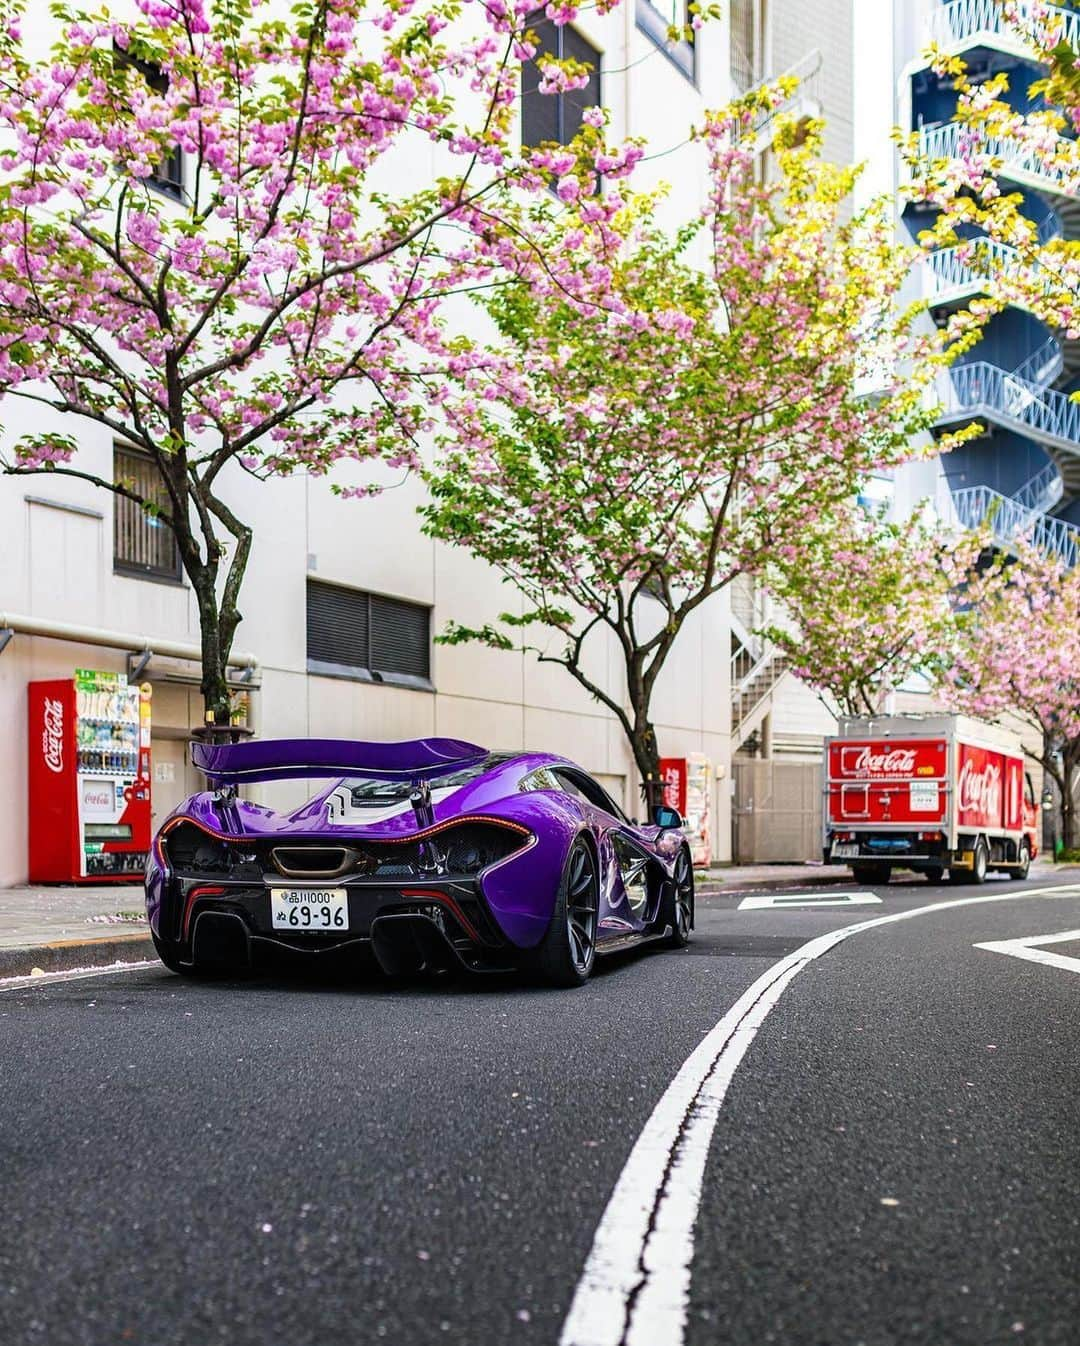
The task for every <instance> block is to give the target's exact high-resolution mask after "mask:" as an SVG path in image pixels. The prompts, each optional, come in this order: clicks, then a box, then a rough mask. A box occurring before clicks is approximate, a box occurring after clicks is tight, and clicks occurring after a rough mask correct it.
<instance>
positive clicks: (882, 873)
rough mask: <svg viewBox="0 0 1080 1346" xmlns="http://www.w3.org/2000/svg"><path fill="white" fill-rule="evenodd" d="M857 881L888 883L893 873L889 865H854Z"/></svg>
mask: <svg viewBox="0 0 1080 1346" xmlns="http://www.w3.org/2000/svg"><path fill="white" fill-rule="evenodd" d="M851 872H852V874H853V875H854V876H855V882H856V883H888V882H889V879H890V877H891V875H892V869H891V867H890V866H889V865H852V866H851Z"/></svg>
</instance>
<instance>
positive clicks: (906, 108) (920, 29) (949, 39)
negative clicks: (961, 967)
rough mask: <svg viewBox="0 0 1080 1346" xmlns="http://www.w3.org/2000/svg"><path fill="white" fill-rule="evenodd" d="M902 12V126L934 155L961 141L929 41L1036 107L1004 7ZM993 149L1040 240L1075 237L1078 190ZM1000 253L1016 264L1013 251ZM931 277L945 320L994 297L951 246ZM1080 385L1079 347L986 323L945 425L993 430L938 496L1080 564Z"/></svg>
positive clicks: (1021, 314)
mask: <svg viewBox="0 0 1080 1346" xmlns="http://www.w3.org/2000/svg"><path fill="white" fill-rule="evenodd" d="M1051 8H1054V6H1051ZM1057 8H1059V9H1061V11H1062V13H1063V14H1064V15H1065V18H1066V35H1067V38H1068V40H1069V41H1070V42H1071V43H1072V45H1073V46H1074V47H1075V48H1077V49H1078V50H1080V12H1071V8H1070V7H1068V6H1059V7H1057ZM893 11H894V34H893V36H894V42H895V47H894V50H895V67H896V70H895V73H896V75H897V87H898V110H897V121H898V122H899V123H900V125H902V126H903V127H905V128H906V129H911V130H917V131H918V132H919V136H920V143H921V147H922V150H923V152H924V153H925V154H926V155H928V156H930V157H933V158H949V157H951V156H954V155H955V154H956V153H957V148H958V144H959V137H960V127H959V125H958V123H957V122H956V121H955V120H954V116H955V110H956V98H957V95H956V92H955V90H954V89H953V87H952V81H951V80H950V79H948V78H944V79H943V78H942V77H941V76H939V75H937V74H936V73H935V72H934V71H933V70H932V69H931V68H930V66H929V64H928V62H927V60H926V58H925V56H924V55H922V53H923V52H924V51H925V50H926V48H927V47H928V46H929V44H930V43H931V42H933V43H936V44H937V46H939V47H940V48H942V49H944V50H945V51H947V52H949V53H955V54H958V55H961V56H962V57H963V58H964V60H965V62H966V64H967V67H968V71H969V74H970V76H971V77H972V78H973V79H975V80H978V79H981V78H988V77H990V76H991V75H994V74H997V73H998V72H1000V71H1004V72H1006V73H1007V75H1008V81H1009V92H1008V95H1007V97H1008V100H1009V102H1010V103H1011V105H1012V106H1014V107H1015V108H1017V109H1018V110H1026V109H1028V108H1030V107H1033V106H1034V105H1033V103H1032V101H1031V99H1030V97H1029V92H1028V91H1029V88H1030V86H1031V84H1032V83H1033V82H1034V81H1035V80H1036V79H1038V78H1039V77H1040V75H1041V74H1042V73H1043V72H1042V71H1041V70H1040V67H1039V66H1038V64H1037V63H1036V60H1035V58H1034V54H1033V53H1032V52H1031V51H1030V50H1028V49H1026V48H1025V47H1024V46H1023V44H1022V43H1021V42H1020V41H1019V39H1018V37H1017V35H1016V33H1015V31H1014V30H1013V29H1012V28H1011V27H1010V26H1009V25H1008V24H1007V23H1006V21H1005V19H1004V17H1003V14H1002V10H1001V7H1000V6H999V5H997V4H995V3H986V0H948V3H941V0H922V2H921V3H918V4H913V3H910V0H903V2H902V3H896V4H894V6H893ZM994 152H995V153H996V154H997V155H999V156H1000V158H1001V160H1002V170H1001V179H1002V186H1003V187H1004V188H1005V189H1006V190H1008V191H1009V192H1015V193H1019V195H1020V197H1021V199H1022V202H1023V205H1022V209H1023V212H1024V214H1025V215H1026V216H1027V217H1028V219H1030V220H1031V221H1032V222H1033V224H1034V225H1035V226H1036V228H1037V230H1038V234H1039V237H1040V238H1041V239H1043V240H1048V239H1052V238H1062V237H1064V238H1070V239H1071V238H1078V237H1080V198H1078V197H1077V195H1076V192H1075V188H1074V187H1073V186H1071V185H1069V184H1067V183H1065V182H1064V181H1063V180H1062V178H1061V177H1060V175H1058V174H1055V173H1051V172H1047V171H1046V170H1045V169H1044V168H1043V167H1042V166H1041V165H1040V164H1039V163H1038V162H1037V161H1036V160H1034V159H1033V158H1032V157H1031V156H1030V155H1029V154H1027V153H1025V152H1024V150H1023V148H1022V147H1021V146H1020V145H1019V144H1017V143H1015V142H1012V141H1009V140H1002V141H1001V142H1000V143H999V144H997V145H995V146H994ZM903 223H904V225H905V227H906V229H907V230H908V231H910V233H911V234H913V235H915V234H917V233H918V231H919V230H920V229H922V228H925V227H926V226H927V223H928V217H927V215H926V214H925V213H924V211H923V210H922V209H921V208H919V207H918V206H915V205H909V206H908V207H907V208H906V210H905V212H904V216H903ZM992 246H993V248H994V249H995V251H996V252H997V253H998V254H999V256H1000V260H1001V261H1002V262H1003V263H1005V264H1007V263H1008V254H1009V249H1008V248H1006V247H1004V246H1003V245H999V244H994V245H992ZM985 269H986V268H985V267H983V268H982V270H983V271H985ZM923 273H924V285H925V294H926V297H927V299H928V301H929V304H930V311H931V313H932V314H933V315H934V316H935V318H937V319H938V320H941V319H942V318H943V317H944V316H945V315H947V313H948V312H949V311H950V310H951V309H955V308H957V307H960V306H963V305H964V304H966V303H967V302H968V301H969V300H970V299H971V298H972V296H974V295H977V294H978V293H980V292H981V291H985V285H986V277H985V274H980V266H979V264H978V262H974V263H973V262H971V261H965V260H964V259H963V257H962V256H959V255H958V250H957V249H956V248H943V249H940V250H938V251H937V252H935V253H933V254H932V255H931V256H930V257H929V259H928V261H927V263H926V265H925V267H924V268H923ZM1078 387H1080V342H1078V341H1076V340H1074V339H1070V338H1068V337H1067V335H1066V334H1065V333H1063V332H1061V331H1054V330H1052V329H1051V328H1049V327H1048V326H1047V325H1046V324H1045V323H1043V322H1041V321H1039V319H1037V318H1036V317H1035V316H1034V315H1033V314H1032V313H1030V312H1028V311H1026V310H1025V309H1023V308H1021V307H1018V306H1016V305H1011V306H1009V307H1007V308H1006V309H1005V310H1004V311H1003V312H1001V313H999V314H997V315H996V316H995V317H994V318H993V319H992V320H991V321H990V323H989V325H988V327H987V329H986V332H985V335H984V336H983V338H982V340H981V341H980V342H979V343H978V345H977V346H976V347H975V348H974V349H973V350H972V351H970V352H969V353H968V354H967V355H966V356H964V358H963V359H962V360H961V361H960V362H958V363H957V364H956V365H955V366H954V367H953V369H952V371H951V372H950V375H949V378H948V379H947V380H945V381H943V383H942V393H943V400H944V408H945V409H944V416H943V419H942V425H943V426H950V425H962V424H966V423H968V422H969V421H970V420H972V419H974V418H978V419H979V420H980V421H981V422H982V423H983V424H984V425H985V427H986V433H985V434H984V435H982V436H981V437H980V438H979V439H977V440H975V441H974V442H972V443H970V444H967V445H965V446H963V447H961V448H958V449H955V450H954V451H953V452H952V453H950V454H949V455H948V457H947V458H946V459H945V460H943V463H942V473H943V486H944V490H943V492H942V495H941V499H942V500H943V502H944V503H945V504H946V505H947V506H948V507H950V508H951V509H952V510H954V511H955V514H956V516H957V518H958V520H959V521H960V522H961V523H962V524H964V525H966V526H969V527H977V526H979V525H981V524H983V523H984V522H986V521H987V520H988V519H992V520H993V526H994V528H995V530H996V531H997V533H998V536H999V538H1000V540H1001V541H1002V542H1004V543H1007V542H1008V541H1009V539H1010V538H1011V537H1013V536H1015V535H1016V534H1017V533H1018V532H1023V531H1028V530H1029V529H1030V530H1033V534H1034V537H1035V538H1036V540H1038V541H1040V542H1042V544H1043V545H1045V546H1046V547H1047V548H1048V549H1053V550H1055V551H1056V552H1058V553H1059V554H1062V555H1065V556H1067V557H1069V558H1071V559H1072V560H1073V561H1080V406H1077V404H1076V403H1074V402H1072V401H1070V394H1071V393H1073V392H1074V391H1075V390H1076V389H1077V388H1078Z"/></svg>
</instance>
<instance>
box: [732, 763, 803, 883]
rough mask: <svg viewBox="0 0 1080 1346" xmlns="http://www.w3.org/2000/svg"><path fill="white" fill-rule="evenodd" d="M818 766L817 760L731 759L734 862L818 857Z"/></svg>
mask: <svg viewBox="0 0 1080 1346" xmlns="http://www.w3.org/2000/svg"><path fill="white" fill-rule="evenodd" d="M821 770H822V768H821V763H820V762H775V761H771V762H755V761H749V762H740V761H736V762H734V763H733V764H732V774H733V775H734V778H735V800H734V804H735V807H734V810H733V812H732V832H733V836H732V854H733V856H734V859H735V863H736V864H744V865H745V864H759V863H761V864H764V863H768V862H769V861H776V860H794V861H805V860H817V859H820V857H821V804H822V794H821V791H822V777H821Z"/></svg>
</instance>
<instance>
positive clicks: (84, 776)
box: [27, 668, 151, 883]
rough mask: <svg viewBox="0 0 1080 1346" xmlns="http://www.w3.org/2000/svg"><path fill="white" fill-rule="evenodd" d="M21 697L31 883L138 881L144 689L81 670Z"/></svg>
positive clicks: (146, 783)
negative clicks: (25, 712)
mask: <svg viewBox="0 0 1080 1346" xmlns="http://www.w3.org/2000/svg"><path fill="white" fill-rule="evenodd" d="M27 690H28V693H29V735H28V743H29V750H30V751H29V791H30V793H29V812H30V881H31V883H93V882H103V881H105V882H107V881H113V880H115V881H130V880H131V879H137V878H141V877H142V872H143V865H144V864H145V862H146V853H147V851H148V850H149V849H150V690H151V689H150V687H149V686H147V685H145V684H144V685H143V686H142V687H132V686H129V685H128V680H127V676H126V675H125V674H123V673H107V672H96V671H93V670H91V669H85V668H80V669H76V670H75V676H74V678H58V679H52V680H50V681H48V682H32V683H30V685H29V687H28V689H27Z"/></svg>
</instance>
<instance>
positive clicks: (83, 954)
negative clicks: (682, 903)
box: [0, 860, 1080, 980]
mask: <svg viewBox="0 0 1080 1346" xmlns="http://www.w3.org/2000/svg"><path fill="white" fill-rule="evenodd" d="M1031 877H1032V879H1035V880H1041V881H1042V882H1044V883H1045V882H1047V881H1050V880H1053V879H1054V878H1057V877H1062V878H1066V877H1076V878H1077V879H1080V865H1055V864H1053V862H1052V861H1048V860H1037V861H1036V862H1035V863H1034V864H1033V865H1032V866H1031ZM854 882H855V880H854V879H853V878H852V875H851V871H850V870H849V869H846V868H845V867H844V866H842V865H823V864H821V863H817V864H805V865H799V864H785V865H714V866H713V867H712V868H711V869H708V870H706V871H705V873H704V874H700V873H699V874H698V877H697V891H698V894H699V895H700V896H702V897H724V896H726V895H727V894H728V893H731V894H733V895H734V894H735V893H746V892H754V891H761V890H762V889H770V888H773V889H775V888H781V889H784V888H803V887H807V886H808V885H813V884H819V883H820V884H845V885H846V886H848V887H850V886H851V885H852V884H854ZM155 956H156V955H155V953H154V946H153V943H152V942H151V940H150V931H149V928H148V927H147V924H146V920H145V917H144V915H143V890H142V886H141V884H136V883H132V884H115V885H104V884H103V885H101V886H80V887H18V888H3V889H0V980H2V979H3V978H6V977H27V976H31V975H36V974H37V972H38V971H40V972H63V971H69V970H71V969H72V968H84V967H108V966H109V965H110V964H112V963H116V962H123V963H134V962H139V961H141V960H143V959H146V958H154V957H155Z"/></svg>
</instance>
